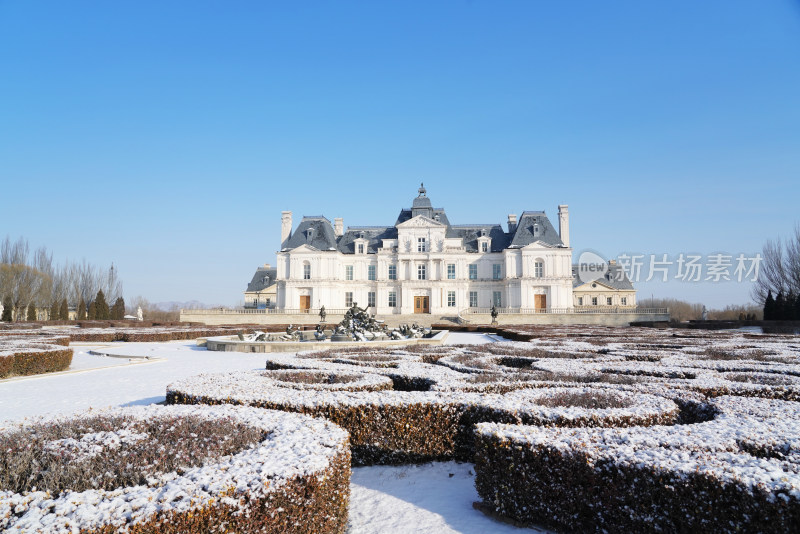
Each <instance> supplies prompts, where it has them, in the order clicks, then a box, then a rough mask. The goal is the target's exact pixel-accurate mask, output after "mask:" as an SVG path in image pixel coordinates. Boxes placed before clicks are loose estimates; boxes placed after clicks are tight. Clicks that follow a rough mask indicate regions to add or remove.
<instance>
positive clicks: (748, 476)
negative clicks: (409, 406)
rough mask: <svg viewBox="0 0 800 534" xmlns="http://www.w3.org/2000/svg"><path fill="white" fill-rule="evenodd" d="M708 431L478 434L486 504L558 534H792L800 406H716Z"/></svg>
mask: <svg viewBox="0 0 800 534" xmlns="http://www.w3.org/2000/svg"><path fill="white" fill-rule="evenodd" d="M713 403H714V405H715V407H716V408H717V409H718V410H719V413H718V415H717V417H715V418H714V420H713V421H709V422H705V423H699V424H694V425H674V426H652V427H647V428H602V429H600V428H593V429H575V428H559V429H552V428H543V427H539V426H521V425H507V424H494V423H485V424H479V425H478V426H477V436H478V440H477V441H478V444H477V448H478V450H477V453H476V458H475V464H476V475H477V476H476V487H477V489H478V492H479V494H480V496H481V497H482V498H483V499H484V504H485V506H487V507H490V508H492V509H493V510H494V511H495V512H496V513H498V514H500V515H503V516H506V517H511V518H514V519H516V520H518V521H521V522H523V523H530V524H536V525H545V526H549V527H553V528H556V529H558V530H564V531H576V532H587V531H609V532H796V531H797V526H798V525H800V404H798V403H795V402H786V401H776V400H765V399H744V398H741V397H721V398H718V399H715V400H714V401H713Z"/></svg>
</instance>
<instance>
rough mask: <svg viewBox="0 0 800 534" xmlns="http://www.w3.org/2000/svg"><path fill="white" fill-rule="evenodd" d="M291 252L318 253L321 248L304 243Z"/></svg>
mask: <svg viewBox="0 0 800 534" xmlns="http://www.w3.org/2000/svg"><path fill="white" fill-rule="evenodd" d="M289 252H291V253H292V254H303V253H306V254H308V253H312V252H313V253H317V252H320V250H319V249H318V248H314V247H312V246H311V245H307V244H302V245H300V246H299V247H295V248H293V249H292V250H290V251H289Z"/></svg>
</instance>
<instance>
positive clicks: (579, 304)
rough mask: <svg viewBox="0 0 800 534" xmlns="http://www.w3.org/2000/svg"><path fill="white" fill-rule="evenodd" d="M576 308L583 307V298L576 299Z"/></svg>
mask: <svg viewBox="0 0 800 534" xmlns="http://www.w3.org/2000/svg"><path fill="white" fill-rule="evenodd" d="M578 306H583V297H578Z"/></svg>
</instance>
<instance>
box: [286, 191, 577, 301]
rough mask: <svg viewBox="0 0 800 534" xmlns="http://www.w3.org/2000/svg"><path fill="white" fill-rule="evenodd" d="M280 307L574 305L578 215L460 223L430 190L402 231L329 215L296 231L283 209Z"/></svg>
mask: <svg viewBox="0 0 800 534" xmlns="http://www.w3.org/2000/svg"><path fill="white" fill-rule="evenodd" d="M277 256H278V260H277V273H276V281H277V284H276V285H277V287H276V289H277V291H276V300H277V303H276V304H277V308H278V309H279V310H284V311H287V312H288V311H295V310H301V311H303V310H311V309H314V310H316V309H319V308H320V307H321V306H325V307H326V308H327V309H329V310H331V309H342V308H346V307H348V306H350V305H351V304H352V303H354V302H355V303H357V304H358V305H359V306H361V307H366V308H368V309H369V311H370V312H372V313H375V314H378V315H390V314H414V313H430V314H435V315H441V316H447V315H456V314H457V313H458V312H459V311H460V310H463V309H465V308H487V309H488V308H491V307H492V306H497V307H499V308H522V309H525V310H530V311H531V312H533V311H538V312H543V311H550V310H554V309H558V310H564V309H570V308H572V307H573V302H574V301H573V293H572V292H573V274H572V249H571V248H570V245H569V212H568V210H567V206H566V205H561V206H559V207H558V230H556V229H555V228H554V226H553V225H552V224H551V222H550V220H549V219H548V217H547V215H546V214H545V213H544V212H543V211H526V212H523V213H522V214H521V215H520V216H519V219H517V216H516V215H514V214H512V215H509V216H508V227H507V229H505V230H504V229H503V227H502V226H501V225H499V224H464V225H455V224H450V221H449V220H448V218H447V214H446V213H445V211H444V209H442V208H434V207H433V205H432V204H431V201H430V199H429V198H428V196H427V192H426V190H425V188H424V187H420V189H419V195H418V196H417V197H416V198H415V199H414V200H413V203H412V207H411V208H408V209H402V210H401V211H400V214H399V216H398V217H397V220H396V222H395V224H394V225H392V226H361V227H349V228H348V229H347V231H345V230H344V223H343V220H342V219H335V220H334V223H333V224H331V221H330V220H328V219H327V218H325V217H323V216H312V217H308V216H306V217H303V219H302V220H301V221H300V223H299V225H298V226H297V229H295V230H294V231H293V228H292V213H291V212H283V214H282V225H281V250H280V251H279V252H278V253H277Z"/></svg>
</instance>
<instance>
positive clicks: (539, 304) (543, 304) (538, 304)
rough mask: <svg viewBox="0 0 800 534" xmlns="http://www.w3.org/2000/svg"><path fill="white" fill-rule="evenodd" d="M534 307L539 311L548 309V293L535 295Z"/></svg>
mask: <svg viewBox="0 0 800 534" xmlns="http://www.w3.org/2000/svg"><path fill="white" fill-rule="evenodd" d="M533 307H534V308H536V311H537V312H539V313H541V312H544V310H546V309H547V295H534V296H533Z"/></svg>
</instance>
